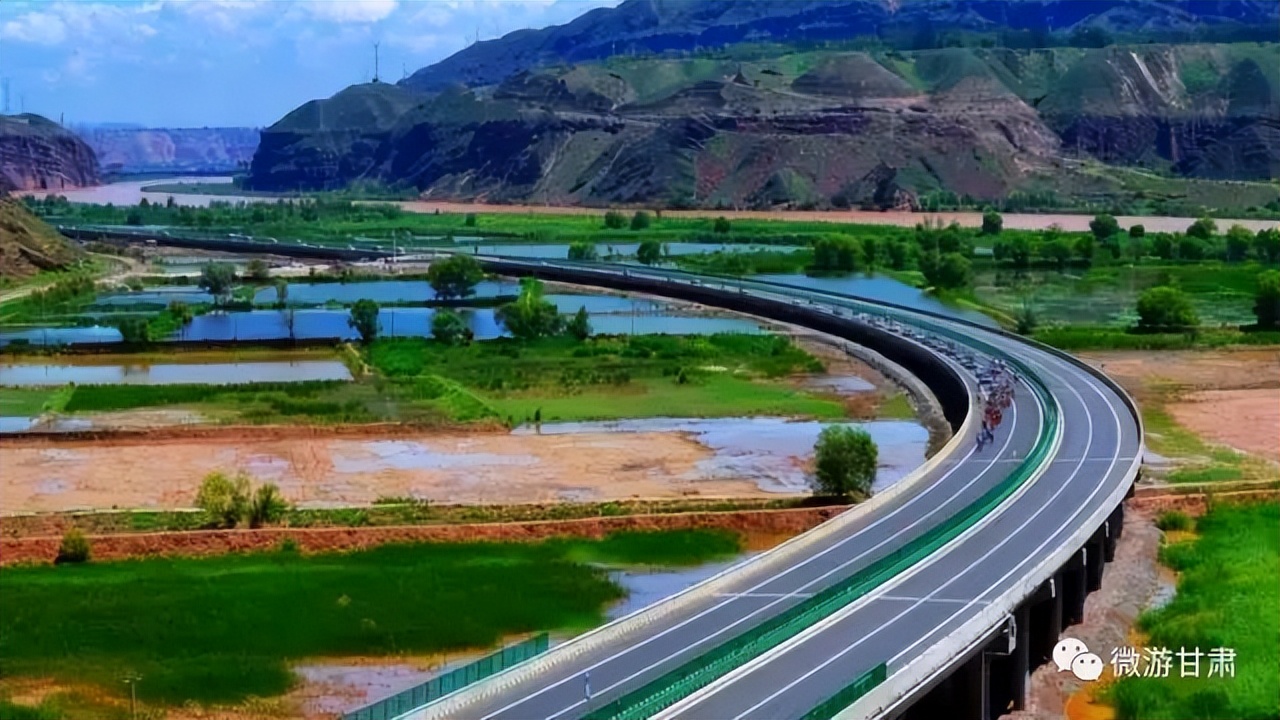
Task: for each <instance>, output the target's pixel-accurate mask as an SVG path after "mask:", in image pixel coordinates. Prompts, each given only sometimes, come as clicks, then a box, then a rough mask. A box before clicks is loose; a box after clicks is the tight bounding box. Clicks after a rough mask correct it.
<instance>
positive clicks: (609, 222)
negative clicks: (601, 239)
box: [604, 210, 627, 230]
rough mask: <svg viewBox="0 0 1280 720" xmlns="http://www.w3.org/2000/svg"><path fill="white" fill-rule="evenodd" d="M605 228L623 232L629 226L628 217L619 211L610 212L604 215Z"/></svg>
mask: <svg viewBox="0 0 1280 720" xmlns="http://www.w3.org/2000/svg"><path fill="white" fill-rule="evenodd" d="M604 226H605V227H607V228H609V229H610V230H621V229H622V228H624V227H626V226H627V216H626V215H623V214H622V213H620V212H618V211H617V210H610V211H609V212H607V213H605V214H604Z"/></svg>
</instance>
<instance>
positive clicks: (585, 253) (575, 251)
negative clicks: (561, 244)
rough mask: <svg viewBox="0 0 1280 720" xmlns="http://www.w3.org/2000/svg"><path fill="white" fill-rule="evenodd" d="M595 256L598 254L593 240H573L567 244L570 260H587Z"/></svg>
mask: <svg viewBox="0 0 1280 720" xmlns="http://www.w3.org/2000/svg"><path fill="white" fill-rule="evenodd" d="M597 257H598V254H597V253H596V244H595V243H593V242H586V241H580V242H575V243H572V244H571V245H569V259H570V260H583V261H587V260H595V259H597Z"/></svg>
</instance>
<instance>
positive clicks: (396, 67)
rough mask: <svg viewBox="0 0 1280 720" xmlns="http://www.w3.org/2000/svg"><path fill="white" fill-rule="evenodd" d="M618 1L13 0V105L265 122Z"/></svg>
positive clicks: (94, 115) (8, 66)
mask: <svg viewBox="0 0 1280 720" xmlns="http://www.w3.org/2000/svg"><path fill="white" fill-rule="evenodd" d="M618 2H619V0H151V1H147V0H136V1H133V0H129V1H118V2H103V1H98V0H0V76H2V77H6V78H8V79H9V82H10V88H11V99H10V103H9V107H10V112H18V111H19V110H20V109H22V108H25V109H26V111H27V112H37V113H40V114H42V115H45V116H48V117H50V118H52V119H54V120H57V119H58V116H59V113H65V116H66V121H67V122H68V123H83V122H131V123H140V124H143V125H148V126H152V127H206V126H207V127H215V126H265V125H270V124H271V123H273V122H275V121H276V120H278V119H279V118H280V117H281V116H283V115H284V114H285V113H286V112H288V111H289V110H292V109H293V108H295V107H297V106H298V105H300V104H302V103H303V102H306V101H307V100H311V99H313V98H318V97H328V96H329V95H332V94H333V93H335V92H337V91H338V90H341V89H342V88H344V87H346V86H347V85H350V84H352V83H358V82H367V81H368V80H369V79H370V78H371V77H372V76H373V42H374V41H378V42H380V43H381V49H380V56H381V75H382V79H383V80H388V81H395V80H399V79H400V77H401V76H402V74H403V73H404V71H405V70H406V69H407V71H408V72H413V71H414V70H416V69H418V68H420V67H423V66H425V65H429V64H431V63H432V62H435V61H436V60H439V59H441V58H444V57H446V56H448V55H450V54H452V53H454V52H456V51H457V50H460V49H462V48H464V47H466V46H467V45H470V44H471V43H472V42H473V41H474V39H475V36H476V34H477V32H478V33H479V36H480V39H481V40H488V39H492V38H494V37H498V36H501V35H504V34H506V33H508V32H511V31H513V30H518V29H521V28H529V27H544V26H547V25H554V24H559V23H563V22H567V21H569V20H571V19H573V18H574V17H577V16H578V15H580V14H582V13H584V12H586V11H587V10H590V9H591V8H595V7H600V6H614V5H617V4H618Z"/></svg>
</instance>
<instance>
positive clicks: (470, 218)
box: [462, 213, 476, 227]
mask: <svg viewBox="0 0 1280 720" xmlns="http://www.w3.org/2000/svg"><path fill="white" fill-rule="evenodd" d="M462 224H463V225H465V226H467V227H475V226H476V214H475V213H467V216H466V217H464V218H463V219H462Z"/></svg>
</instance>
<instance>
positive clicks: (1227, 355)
mask: <svg viewBox="0 0 1280 720" xmlns="http://www.w3.org/2000/svg"><path fill="white" fill-rule="evenodd" d="M1081 357H1082V358H1083V359H1085V360H1087V361H1088V362H1090V363H1092V364H1093V365H1094V366H1096V367H1099V368H1101V369H1102V370H1103V371H1104V372H1106V373H1107V374H1108V375H1110V376H1111V377H1113V378H1115V379H1116V380H1117V381H1119V382H1120V384H1121V385H1123V386H1124V388H1125V389H1126V390H1128V391H1129V392H1130V393H1131V394H1133V396H1134V398H1135V399H1136V400H1137V401H1138V403H1139V404H1144V403H1153V402H1163V403H1165V408H1166V409H1167V410H1168V412H1169V413H1170V414H1171V415H1172V416H1173V419H1174V420H1175V421H1176V422H1177V423H1178V424H1180V425H1182V426H1184V427H1186V428H1187V429H1188V430H1191V431H1192V432H1194V433H1196V434H1198V435H1200V436H1201V437H1203V438H1205V439H1206V440H1209V441H1211V442H1215V443H1219V444H1222V445H1227V446H1229V447H1232V448H1235V449H1237V450H1241V451H1243V452H1247V453H1251V454H1254V455H1258V456H1259V457H1263V458H1267V459H1269V460H1272V461H1280V348H1275V347H1267V348H1233V349H1224V350H1181V351H1172V352H1171V351H1160V352H1151V351H1118V352H1089V353H1082V354H1081Z"/></svg>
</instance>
